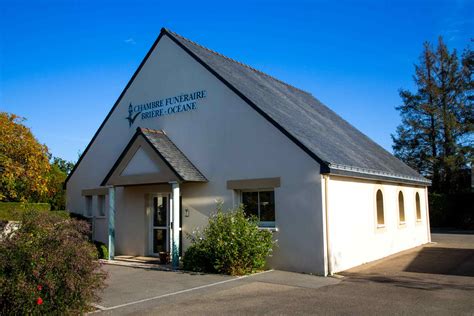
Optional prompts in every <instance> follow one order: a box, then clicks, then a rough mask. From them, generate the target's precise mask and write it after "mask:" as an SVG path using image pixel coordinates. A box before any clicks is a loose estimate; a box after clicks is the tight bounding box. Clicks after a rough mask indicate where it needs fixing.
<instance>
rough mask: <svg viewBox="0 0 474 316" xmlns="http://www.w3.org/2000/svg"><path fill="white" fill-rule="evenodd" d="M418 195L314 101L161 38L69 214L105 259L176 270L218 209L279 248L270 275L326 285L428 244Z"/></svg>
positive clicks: (403, 170) (75, 187) (396, 166)
mask: <svg viewBox="0 0 474 316" xmlns="http://www.w3.org/2000/svg"><path fill="white" fill-rule="evenodd" d="M428 185H429V181H427V180H426V179H425V178H423V177H421V176H420V175H419V174H418V173H417V172H415V171H414V170H412V169H411V168H409V167H408V166H407V165H405V164H404V163H402V162H401V161H399V160H398V159H396V158H395V157H393V156H392V155H391V154H390V153H388V152H387V151H385V150H384V149H383V148H382V147H380V146H379V145H377V144H376V143H374V142H373V141H372V140H370V139H369V138H368V137H367V136H365V135H364V134H362V133H361V132H360V131H358V130H357V129H355V128H354V127H353V126H351V125H350V124H349V123H347V122H346V121H345V120H343V119H342V118H341V117H339V116H338V115H337V114H336V113H334V112H333V111H331V110H330V109H329V108H327V107H326V106H324V105H323V104H321V103H320V102H319V101H318V100H316V99H315V98H314V97H313V96H312V95H311V94H309V93H307V92H304V91H302V90H299V89H297V88H295V87H292V86H290V85H288V84H286V83H284V82H281V81H279V80H277V79H275V78H273V77H271V76H269V75H266V74H264V73H262V72H260V71H258V70H255V69H253V68H251V67H249V66H246V65H244V64H241V63H239V62H236V61H234V60H232V59H229V58H227V57H225V56H222V55H220V54H218V53H216V52H214V51H211V50H209V49H207V48H204V47H202V46H200V45H198V44H196V43H194V42H191V41H189V40H187V39H185V38H183V37H181V36H179V35H177V34H175V33H173V32H171V31H169V30H166V29H163V30H162V31H161V33H160V35H159V37H158V39H157V40H156V42H155V43H154V44H153V46H152V48H151V49H150V51H149V52H148V54H147V55H146V57H145V58H144V60H143V61H142V63H141V64H140V66H139V67H138V69H137V71H136V72H135V74H134V75H133V76H132V78H131V79H130V82H129V83H128V84H127V86H126V87H125V89H124V90H123V92H122V94H121V95H120V97H119V98H118V100H117V102H116V103H115V104H114V106H113V107H112V109H111V110H110V112H109V114H108V115H107V117H106V118H105V120H104V122H103V123H102V125H101V126H100V127H99V129H98V131H97V132H96V134H95V135H94V137H93V138H92V140H91V142H90V143H89V145H88V146H87V148H86V150H85V151H84V153H83V155H82V156H81V158H80V159H79V161H78V163H77V165H76V167H75V169H74V170H73V171H72V172H71V174H70V175H69V178H68V179H67V206H68V209H69V210H70V211H71V212H74V213H79V214H83V215H85V216H90V217H92V221H93V228H94V232H93V234H94V238H95V239H97V240H100V241H103V242H106V243H108V244H109V248H110V249H111V255H112V256H113V254H114V253H115V254H124V255H141V256H152V255H156V254H157V253H158V252H161V251H171V252H172V253H173V254H174V258H175V259H176V256H177V254H179V252H180V250H181V248H184V249H186V247H187V246H188V244H189V241H188V240H187V239H186V238H183V236H184V234H182V233H181V231H184V232H192V231H193V229H194V228H196V227H198V226H199V227H202V226H205V225H206V223H207V220H208V217H209V215H210V214H211V213H212V212H213V211H214V210H215V207H216V200H222V201H223V202H224V206H225V207H229V208H230V207H232V206H237V205H238V204H240V203H244V204H245V205H246V207H247V210H248V212H250V213H253V214H255V215H257V216H259V218H260V220H261V226H262V229H270V230H271V231H273V233H274V237H275V239H277V240H278V247H276V248H275V251H274V255H273V256H272V258H270V261H269V265H270V266H271V267H273V268H277V269H283V270H291V271H300V272H308V273H316V274H321V275H327V274H329V273H334V272H337V271H341V270H345V269H348V268H351V267H353V266H356V265H360V264H362V263H365V262H368V261H372V260H376V259H379V258H382V257H384V256H388V255H390V254H393V253H396V252H399V251H401V250H405V249H408V248H411V247H415V246H418V245H421V244H424V243H427V242H429V241H430V230H429V218H428V203H427V186H428ZM181 245H182V247H181ZM114 249H115V250H114Z"/></svg>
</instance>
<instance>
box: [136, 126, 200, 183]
mask: <svg viewBox="0 0 474 316" xmlns="http://www.w3.org/2000/svg"><path fill="white" fill-rule="evenodd" d="M137 133H141V134H142V135H143V136H144V137H145V139H146V140H147V141H148V143H149V144H150V145H152V147H153V148H154V149H155V150H156V152H157V153H158V154H159V155H160V157H161V158H162V159H163V160H164V161H165V162H166V163H167V164H168V165H169V166H170V167H171V169H172V170H173V171H174V172H175V173H176V174H177V175H178V176H179V177H180V178H181V179H182V180H183V181H193V182H206V181H207V179H206V177H205V176H204V175H203V174H202V173H201V172H200V171H199V170H198V169H197V168H196V167H195V166H194V165H193V164H192V163H191V161H189V159H188V158H187V157H186V156H185V155H184V154H183V152H182V151H181V150H179V148H178V147H176V145H175V144H174V143H173V142H172V141H171V139H169V137H168V136H167V135H166V134H165V132H164V131H157V130H154V129H149V128H143V127H139V128H137Z"/></svg>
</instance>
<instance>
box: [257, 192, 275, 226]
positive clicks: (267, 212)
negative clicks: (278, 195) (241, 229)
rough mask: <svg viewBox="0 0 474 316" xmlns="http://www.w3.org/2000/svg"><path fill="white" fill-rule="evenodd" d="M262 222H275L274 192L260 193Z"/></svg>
mask: <svg viewBox="0 0 474 316" xmlns="http://www.w3.org/2000/svg"><path fill="white" fill-rule="evenodd" d="M260 221H261V222H274V221H275V193H274V192H273V191H262V192H260Z"/></svg>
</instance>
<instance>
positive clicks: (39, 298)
mask: <svg viewBox="0 0 474 316" xmlns="http://www.w3.org/2000/svg"><path fill="white" fill-rule="evenodd" d="M36 304H37V305H41V304H43V299H42V298H41V297H38V299H37V300H36Z"/></svg>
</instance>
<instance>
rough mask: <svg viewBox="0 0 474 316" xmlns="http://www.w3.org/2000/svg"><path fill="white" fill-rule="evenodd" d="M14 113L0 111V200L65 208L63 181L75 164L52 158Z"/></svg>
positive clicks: (54, 208) (44, 146)
mask: <svg viewBox="0 0 474 316" xmlns="http://www.w3.org/2000/svg"><path fill="white" fill-rule="evenodd" d="M24 120H25V119H24V118H21V117H19V116H16V115H15V114H10V113H5V112H0V201H1V202H32V203H48V204H50V205H51V209H52V210H64V209H65V208H66V195H65V190H64V188H63V184H64V180H65V179H66V177H67V175H68V174H69V172H70V171H71V170H72V168H73V166H74V164H73V163H72V162H68V161H65V160H63V159H61V158H59V157H53V156H52V155H51V154H50V153H49V151H48V148H47V147H46V145H42V144H40V143H39V142H38V140H37V139H36V138H35V137H34V136H33V134H32V133H31V131H30V129H29V128H28V127H26V126H25V125H24V124H23V122H24Z"/></svg>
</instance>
